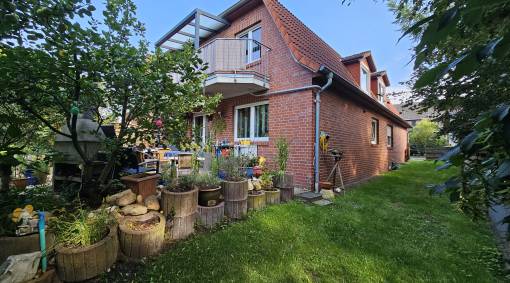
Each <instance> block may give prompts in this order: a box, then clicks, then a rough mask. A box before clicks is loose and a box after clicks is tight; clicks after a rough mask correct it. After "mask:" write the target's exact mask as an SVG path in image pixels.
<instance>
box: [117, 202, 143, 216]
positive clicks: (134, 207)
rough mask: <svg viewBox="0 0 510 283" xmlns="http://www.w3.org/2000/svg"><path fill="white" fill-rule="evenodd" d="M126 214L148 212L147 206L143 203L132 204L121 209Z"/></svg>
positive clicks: (134, 214)
mask: <svg viewBox="0 0 510 283" xmlns="http://www.w3.org/2000/svg"><path fill="white" fill-rule="evenodd" d="M121 211H122V213H123V214H124V215H133V216H136V215H142V214H145V213H147V207H146V206H143V205H141V204H130V205H128V206H125V207H123V208H122V209H121Z"/></svg>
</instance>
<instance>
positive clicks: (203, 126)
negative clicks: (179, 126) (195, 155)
mask: <svg viewBox="0 0 510 283" xmlns="http://www.w3.org/2000/svg"><path fill="white" fill-rule="evenodd" d="M207 130H208V129H207V115H203V114H195V115H194V116H193V140H194V141H195V142H196V143H198V144H204V143H205V142H206V140H207V132H208V131H207Z"/></svg>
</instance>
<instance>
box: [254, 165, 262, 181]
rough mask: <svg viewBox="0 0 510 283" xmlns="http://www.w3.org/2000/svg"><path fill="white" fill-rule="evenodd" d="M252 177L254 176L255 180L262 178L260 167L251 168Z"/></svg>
mask: <svg viewBox="0 0 510 283" xmlns="http://www.w3.org/2000/svg"><path fill="white" fill-rule="evenodd" d="M253 176H255V177H257V178H258V177H260V176H262V167H260V166H255V167H253Z"/></svg>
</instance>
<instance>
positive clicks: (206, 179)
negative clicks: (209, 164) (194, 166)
mask: <svg viewBox="0 0 510 283" xmlns="http://www.w3.org/2000/svg"><path fill="white" fill-rule="evenodd" d="M217 176H218V175H213V174H199V175H197V176H196V178H195V183H194V185H195V186H196V187H197V188H198V189H216V188H218V187H219V186H220V185H221V180H220V179H219V178H218V177H217Z"/></svg>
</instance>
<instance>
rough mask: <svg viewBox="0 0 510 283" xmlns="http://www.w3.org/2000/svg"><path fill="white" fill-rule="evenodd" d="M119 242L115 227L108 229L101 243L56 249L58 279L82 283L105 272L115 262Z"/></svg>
mask: <svg viewBox="0 0 510 283" xmlns="http://www.w3.org/2000/svg"><path fill="white" fill-rule="evenodd" d="M118 250H119V240H118V236H117V227H116V226H113V227H111V228H110V231H109V233H108V235H107V236H106V237H105V238H104V239H102V240H101V241H99V242H97V243H95V244H93V245H90V246H87V247H79V248H67V247H63V246H59V247H57V248H56V251H57V255H56V264H57V274H58V277H59V278H60V279H61V280H63V281H66V282H76V281H83V280H87V279H90V278H94V277H96V276H98V275H99V274H101V273H104V272H106V271H107V270H108V269H109V268H110V267H112V265H113V264H114V263H115V261H116V260H117V252H118Z"/></svg>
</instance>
